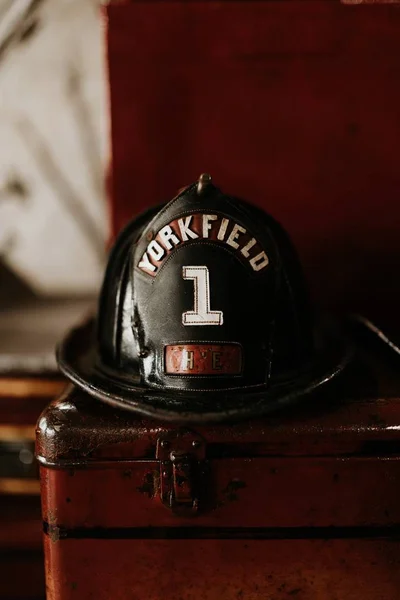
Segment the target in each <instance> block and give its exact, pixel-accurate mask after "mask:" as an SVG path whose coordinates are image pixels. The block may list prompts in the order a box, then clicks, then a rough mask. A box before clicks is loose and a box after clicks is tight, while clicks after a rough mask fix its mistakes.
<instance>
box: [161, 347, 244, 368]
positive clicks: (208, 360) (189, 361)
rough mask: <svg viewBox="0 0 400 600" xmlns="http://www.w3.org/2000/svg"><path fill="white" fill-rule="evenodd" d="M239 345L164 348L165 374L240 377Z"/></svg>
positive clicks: (240, 358) (240, 353)
mask: <svg viewBox="0 0 400 600" xmlns="http://www.w3.org/2000/svg"><path fill="white" fill-rule="evenodd" d="M241 372H242V348H241V346H240V345H239V344H185V345H181V344H179V345H174V346H166V347H165V373H168V374H169V375H240V373H241Z"/></svg>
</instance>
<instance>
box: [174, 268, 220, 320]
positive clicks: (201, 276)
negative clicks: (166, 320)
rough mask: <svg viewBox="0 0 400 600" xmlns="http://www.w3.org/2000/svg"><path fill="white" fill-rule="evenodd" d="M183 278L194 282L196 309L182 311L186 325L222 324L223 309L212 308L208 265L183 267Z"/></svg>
mask: <svg viewBox="0 0 400 600" xmlns="http://www.w3.org/2000/svg"><path fill="white" fill-rule="evenodd" d="M182 277H183V279H192V280H193V282H194V310H188V311H186V312H184V313H182V323H183V324H184V325H222V323H223V322H224V314H223V312H222V310H210V273H209V270H208V268H207V267H182Z"/></svg>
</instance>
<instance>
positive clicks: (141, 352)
mask: <svg viewBox="0 0 400 600" xmlns="http://www.w3.org/2000/svg"><path fill="white" fill-rule="evenodd" d="M148 354H149V351H148V350H147V348H143V350H141V351H140V352H139V358H146V356H148Z"/></svg>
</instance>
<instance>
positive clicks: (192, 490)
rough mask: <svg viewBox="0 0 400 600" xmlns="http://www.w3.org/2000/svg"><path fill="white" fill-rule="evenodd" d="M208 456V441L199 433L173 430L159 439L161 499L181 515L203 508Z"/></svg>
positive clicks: (157, 452)
mask: <svg viewBox="0 0 400 600" xmlns="http://www.w3.org/2000/svg"><path fill="white" fill-rule="evenodd" d="M205 455H206V444H205V441H204V440H203V438H201V437H200V436H199V435H198V434H197V433H193V432H184V433H182V432H173V433H169V434H164V435H162V436H161V437H160V438H159V439H158V440H157V451H156V458H157V459H158V460H160V461H161V462H160V496H161V500H162V502H163V504H165V505H166V506H168V508H170V509H171V510H172V511H173V512H174V513H175V514H177V515H186V516H187V515H189V514H191V515H193V514H196V513H197V511H198V510H199V493H200V490H201V488H202V486H201V480H202V479H203V477H204V474H205V462H204V461H205Z"/></svg>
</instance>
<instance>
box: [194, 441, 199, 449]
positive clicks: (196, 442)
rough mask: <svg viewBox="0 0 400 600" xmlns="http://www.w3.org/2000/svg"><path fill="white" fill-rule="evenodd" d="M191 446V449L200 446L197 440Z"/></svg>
mask: <svg viewBox="0 0 400 600" xmlns="http://www.w3.org/2000/svg"><path fill="white" fill-rule="evenodd" d="M192 446H193V448H198V447H199V446H200V442H199V440H193V442H192Z"/></svg>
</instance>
